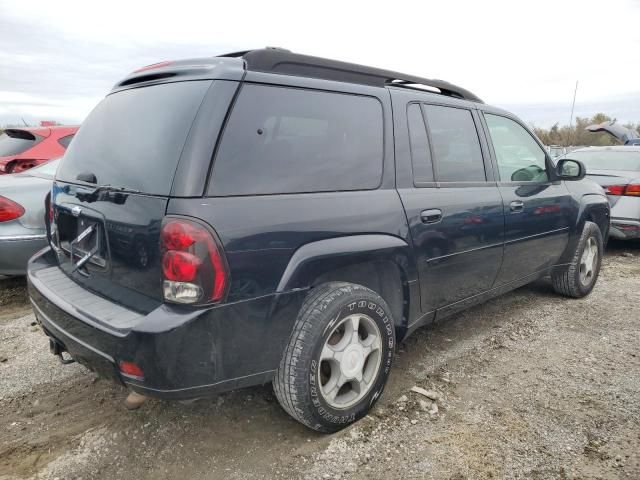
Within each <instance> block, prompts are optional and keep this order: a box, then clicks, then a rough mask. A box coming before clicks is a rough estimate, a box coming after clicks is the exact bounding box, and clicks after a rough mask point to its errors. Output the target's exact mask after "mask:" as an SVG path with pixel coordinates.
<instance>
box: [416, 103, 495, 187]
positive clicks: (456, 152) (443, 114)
mask: <svg viewBox="0 0 640 480" xmlns="http://www.w3.org/2000/svg"><path fill="white" fill-rule="evenodd" d="M424 110H425V113H426V116H427V123H428V124H429V131H430V133H431V148H432V151H433V156H434V158H435V160H434V161H435V164H436V176H437V180H438V181H439V182H484V181H486V179H487V177H486V175H485V172H484V163H483V161H482V150H481V149H480V140H479V139H478V132H477V131H476V126H475V122H474V121H473V117H472V116H471V112H470V111H469V110H465V109H462V108H453V107H441V106H438V105H425V106H424Z"/></svg>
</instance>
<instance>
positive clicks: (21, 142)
mask: <svg viewBox="0 0 640 480" xmlns="http://www.w3.org/2000/svg"><path fill="white" fill-rule="evenodd" d="M35 143H36V137H35V135H33V134H32V133H30V132H27V131H25V130H7V131H6V132H4V133H3V134H2V135H0V157H10V156H12V155H19V154H21V153H22V152H25V151H27V150H28V149H29V148H31V147H32V146H33V145H35Z"/></svg>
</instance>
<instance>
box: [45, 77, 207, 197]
mask: <svg viewBox="0 0 640 480" xmlns="http://www.w3.org/2000/svg"><path fill="white" fill-rule="evenodd" d="M210 85H211V81H210V80H207V81H194V82H176V83H165V84H161V85H155V86H151V87H143V88H132V89H130V90H124V91H121V92H117V93H113V94H111V95H109V96H108V97H107V98H105V99H104V100H103V101H102V102H101V103H100V104H99V105H98V106H97V107H96V108H95V109H94V110H93V112H91V114H90V115H89V117H87V119H86V120H85V121H84V123H83V124H82V128H81V129H80V130H79V131H78V133H76V135H75V137H74V138H73V141H72V142H71V143H70V145H69V149H68V150H67V152H66V154H65V156H64V159H63V161H62V164H61V165H60V168H59V170H58V173H57V178H58V179H59V180H62V181H67V182H75V181H76V180H77V177H78V174H80V173H91V174H93V175H95V176H96V179H97V184H99V185H111V186H117V187H124V188H127V189H132V190H140V191H142V192H145V193H152V194H158V195H168V194H169V193H170V191H171V184H172V182H173V177H174V174H175V171H176V167H177V165H178V160H179V159H180V153H181V152H182V148H183V147H184V144H185V141H186V138H187V134H188V133H189V129H190V128H191V124H192V123H193V120H194V118H195V116H196V113H197V111H198V107H199V106H200V104H201V103H202V99H203V98H204V95H205V93H206V91H207V89H208V88H209V86H210Z"/></svg>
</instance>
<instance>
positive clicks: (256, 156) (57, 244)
mask: <svg viewBox="0 0 640 480" xmlns="http://www.w3.org/2000/svg"><path fill="white" fill-rule="evenodd" d="M132 132H134V133H135V134H132ZM584 174H585V170H584V166H583V165H581V164H580V162H576V161H571V160H563V161H560V162H558V165H557V166H554V165H553V163H552V162H551V159H550V157H549V156H548V155H547V154H546V152H545V150H544V146H543V145H542V144H541V143H540V142H539V141H538V140H537V138H536V137H535V136H534V135H533V134H532V133H531V131H530V130H529V129H528V128H527V127H526V126H525V124H524V123H523V122H522V121H521V120H519V119H518V118H517V117H515V116H514V115H512V114H510V113H508V112H506V111H504V110H500V109H498V108H494V107H491V106H488V105H485V104H484V103H483V102H482V101H481V100H480V99H479V98H478V97H477V96H475V95H474V94H473V93H471V92H469V91H467V90H465V89H464V88H461V87H458V86H455V85H452V84H450V83H448V82H444V81H441V80H430V79H425V78H420V77H415V76H412V75H406V74H401V73H397V72H391V71H387V70H381V69H377V68H372V67H366V66H361V65H354V64H349V63H344V62H338V61H334V60H328V59H324V58H317V57H310V56H306V55H298V54H295V53H291V52H289V51H288V50H282V49H261V50H253V51H249V52H241V53H236V54H230V55H225V56H221V57H216V58H204V59H192V60H182V61H177V62H163V63H161V64H157V65H153V66H149V67H146V68H143V69H141V70H138V71H136V72H134V73H132V74H131V75H130V76H129V77H128V78H126V79H124V80H123V81H121V82H120V83H118V84H117V85H116V86H115V87H114V89H113V91H112V92H111V93H110V94H109V95H107V97H106V98H105V99H104V100H103V101H102V102H101V103H100V104H99V105H98V106H97V107H96V108H95V109H94V110H93V112H91V114H90V115H89V117H88V118H87V119H86V120H85V122H84V123H83V126H82V129H80V131H79V132H78V135H77V136H76V138H75V139H74V141H73V144H72V146H71V148H70V149H69V151H68V152H67V154H66V155H65V157H64V159H63V160H62V163H61V165H60V168H59V169H58V172H57V173H56V178H55V181H54V184H53V188H52V194H51V195H52V196H51V204H52V220H51V225H50V228H51V246H50V248H47V249H45V250H43V251H42V252H41V253H40V254H39V255H36V256H34V257H33V258H32V259H31V261H30V262H29V267H28V281H29V294H30V297H31V300H32V304H33V306H34V311H35V314H36V318H37V319H38V321H39V322H40V324H41V325H42V327H43V330H44V332H45V333H46V334H47V335H48V336H49V338H50V346H51V351H52V352H53V353H54V354H57V355H60V356H61V357H62V354H63V352H69V354H70V355H71V356H72V357H73V359H75V360H77V361H79V362H80V363H82V364H84V365H86V366H88V367H89V368H91V369H93V370H95V371H97V372H99V373H100V374H101V375H103V376H106V377H109V378H111V379H113V380H115V381H116V382H118V383H121V384H124V385H126V387H127V388H129V389H130V390H131V391H132V392H133V393H131V394H130V396H129V398H130V399H133V400H134V401H132V402H129V403H128V405H129V406H132V404H133V405H134V406H135V405H138V404H139V403H138V401H139V400H140V398H141V396H142V398H144V396H154V397H159V398H166V399H188V398H195V397H200V396H203V395H207V394H215V393H218V392H221V391H224V390H230V389H236V388H240V387H245V386H250V385H258V384H264V383H267V382H273V384H274V390H275V393H276V396H277V398H278V400H279V402H280V404H281V405H282V406H283V408H284V409H285V410H286V411H287V412H288V413H289V414H290V415H291V416H292V417H293V418H295V419H296V420H298V421H300V422H302V423H304V424H305V425H307V426H308V427H310V428H312V429H315V430H318V431H323V432H332V431H336V430H339V429H341V428H344V427H345V426H347V425H348V424H350V423H353V422H354V421H356V420H358V419H360V418H362V417H363V416H364V415H366V413H367V412H368V410H369V409H370V408H371V407H372V405H374V404H375V402H376V401H377V400H378V398H379V397H380V395H381V393H382V391H383V389H384V386H385V383H386V381H387V378H388V376H389V373H390V370H391V365H392V362H393V358H394V350H395V349H396V342H398V341H400V340H402V339H404V338H406V337H407V336H408V335H409V334H410V333H412V332H413V331H415V330H416V329H417V328H419V327H421V326H423V325H426V324H428V323H430V322H432V321H434V319H436V318H438V319H443V318H446V317H447V316H450V315H452V314H454V313H455V312H458V311H460V310H462V309H464V308H467V307H469V306H471V305H474V304H477V303H479V302H482V301H485V300H487V299H489V298H492V297H494V296H496V295H499V294H501V293H504V292H507V291H509V290H512V289H514V288H517V287H520V286H522V285H525V284H527V283H529V282H532V281H534V280H536V279H538V278H540V277H542V276H545V275H551V277H552V279H553V285H554V288H555V289H556V291H557V292H558V293H560V294H562V295H566V296H570V297H576V298H578V297H583V296H585V295H588V294H589V293H590V292H591V290H592V289H593V287H594V285H595V283H596V280H597V278H598V272H599V269H600V264H601V259H602V248H603V242H604V240H605V239H606V238H607V235H608V228H609V204H608V202H607V198H606V196H605V195H604V192H602V189H601V188H600V187H598V186H597V185H595V184H593V182H590V181H583V177H584ZM136 237H140V238H141V240H142V244H140V243H138V242H136ZM136 245H138V247H136ZM140 245H143V248H140ZM125 251H128V252H129V253H128V254H125ZM132 253H133V255H137V256H139V257H140V258H139V260H138V261H137V262H134V261H132V259H131V254H132ZM65 360H66V359H65Z"/></svg>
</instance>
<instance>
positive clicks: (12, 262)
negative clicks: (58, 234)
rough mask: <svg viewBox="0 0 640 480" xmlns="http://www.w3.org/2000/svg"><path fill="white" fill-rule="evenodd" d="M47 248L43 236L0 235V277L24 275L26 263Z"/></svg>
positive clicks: (45, 239)
mask: <svg viewBox="0 0 640 480" xmlns="http://www.w3.org/2000/svg"><path fill="white" fill-rule="evenodd" d="M46 246H47V236H46V235H45V234H33V235H31V234H24V235H0V252H2V255H1V256H0V275H24V274H26V273H27V262H28V261H29V259H30V258H31V256H32V255H33V254H35V253H36V252H37V251H38V250H41V249H42V248H44V247H46Z"/></svg>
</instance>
